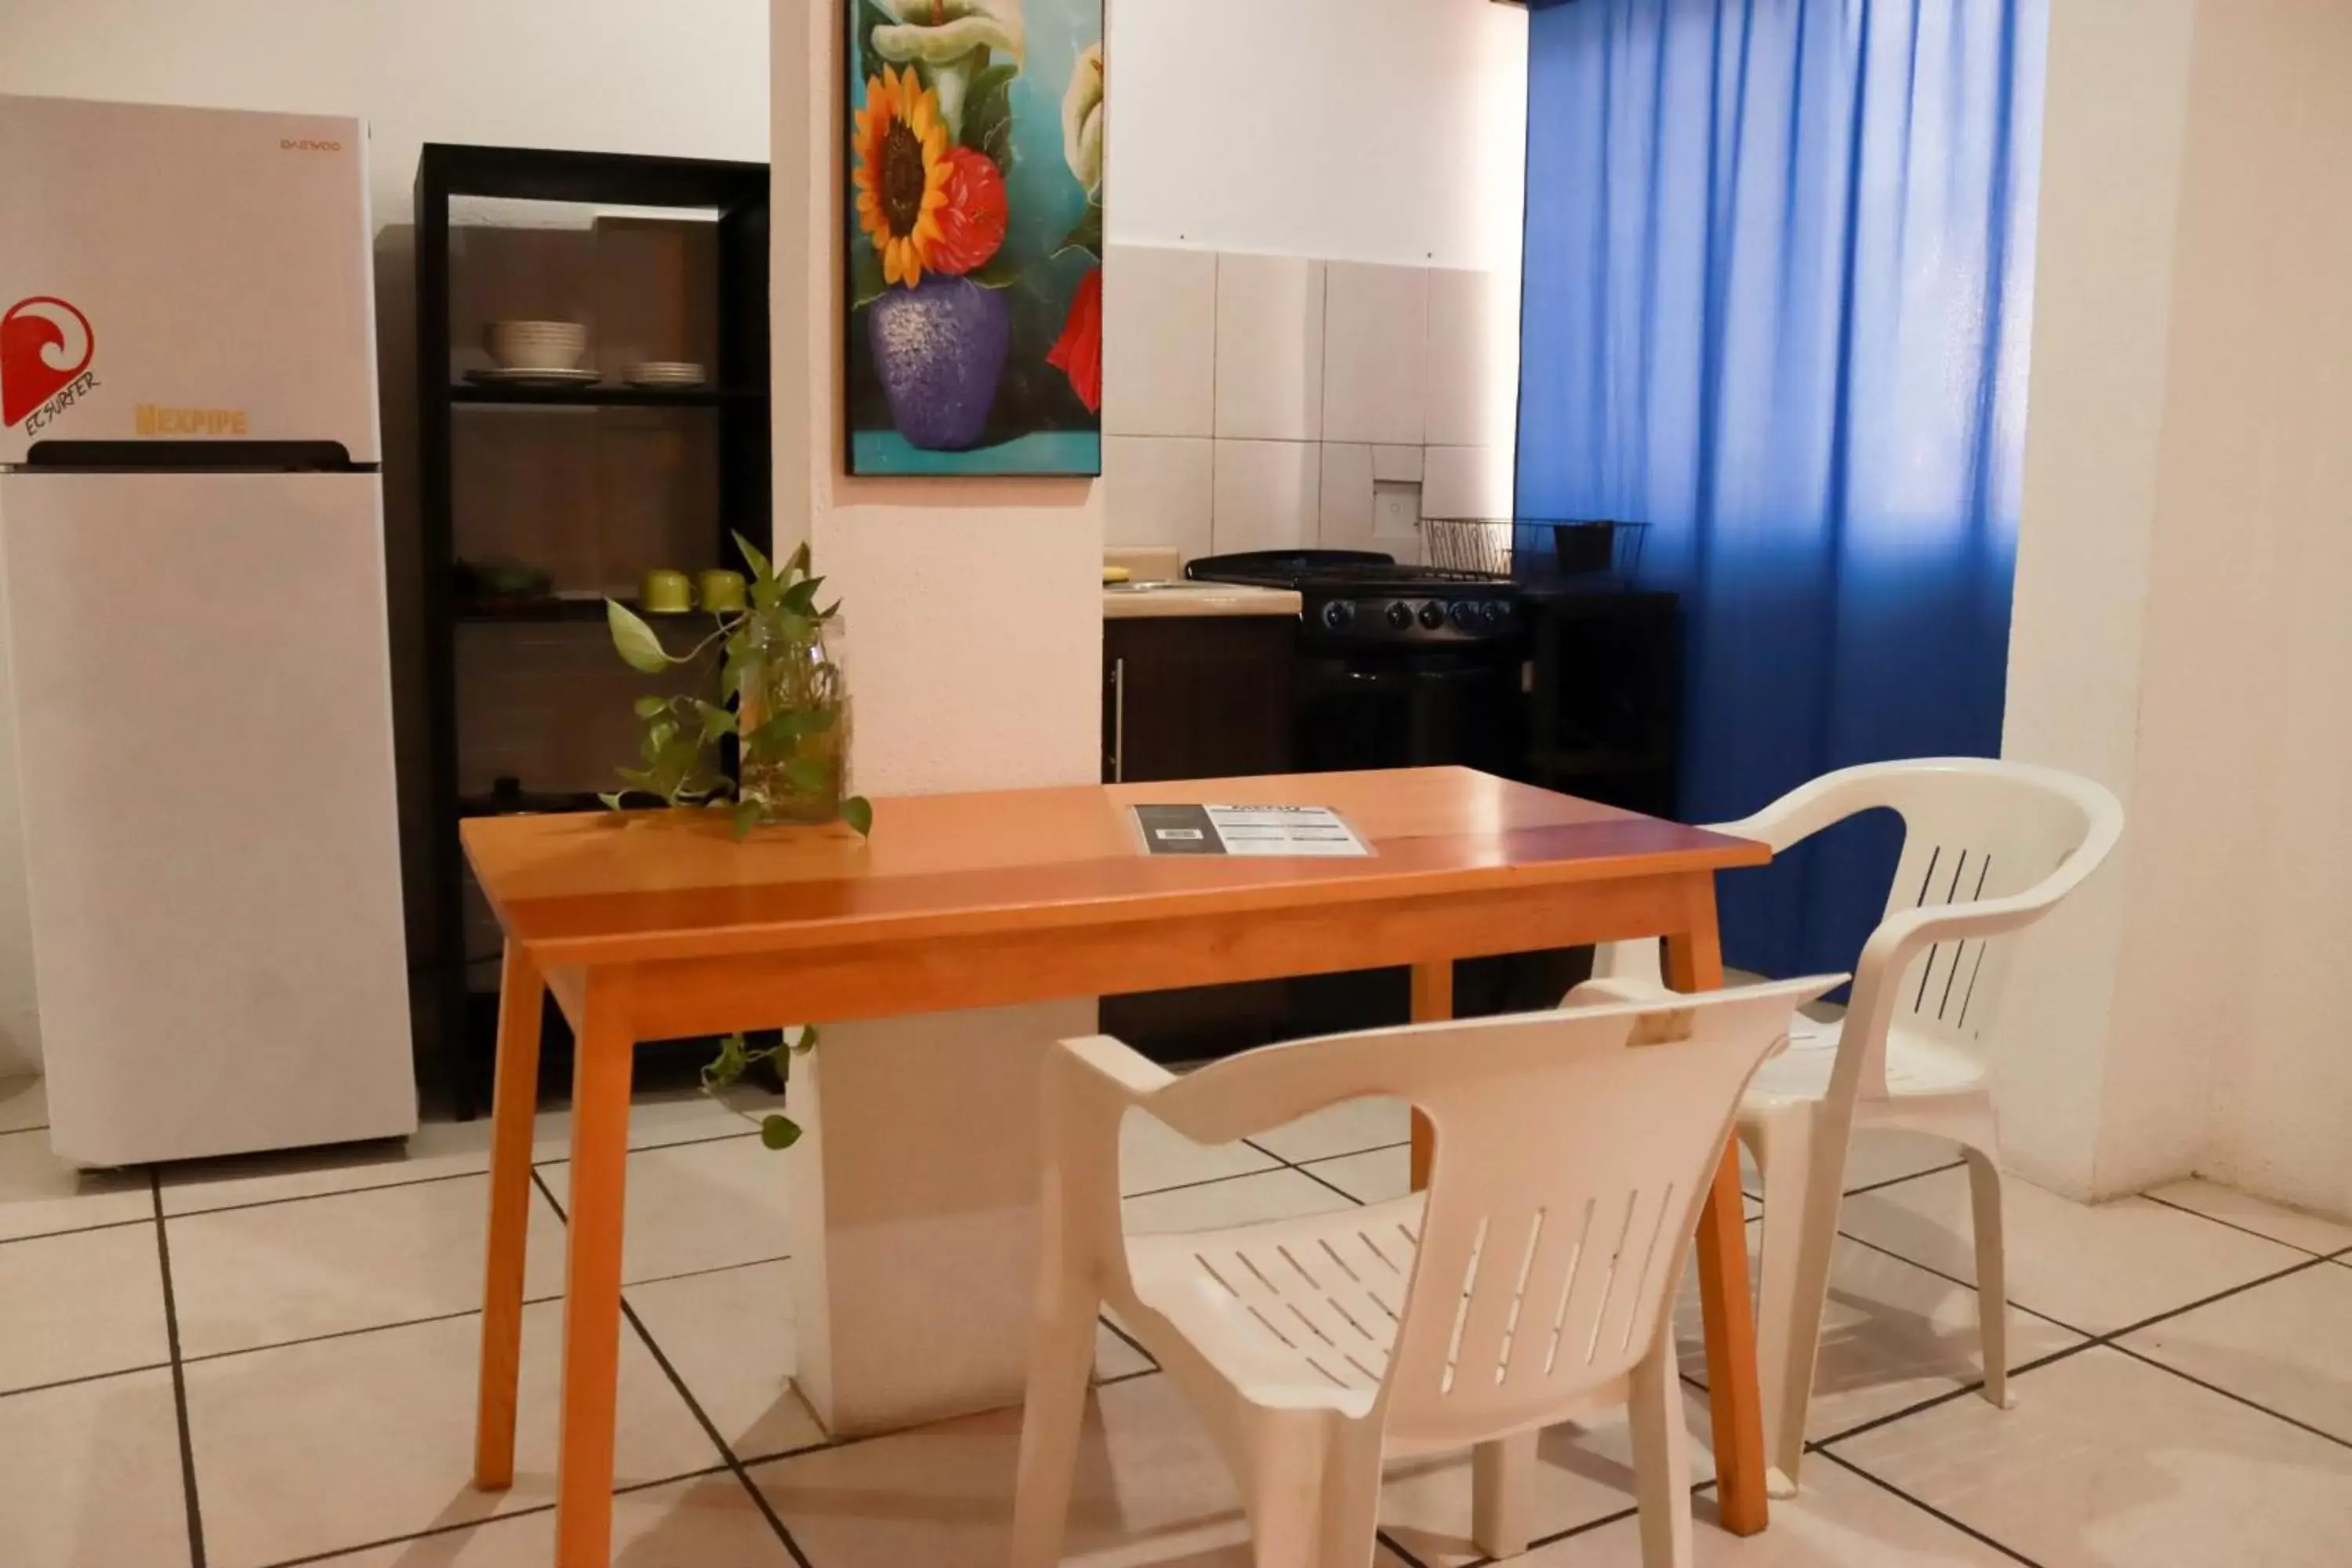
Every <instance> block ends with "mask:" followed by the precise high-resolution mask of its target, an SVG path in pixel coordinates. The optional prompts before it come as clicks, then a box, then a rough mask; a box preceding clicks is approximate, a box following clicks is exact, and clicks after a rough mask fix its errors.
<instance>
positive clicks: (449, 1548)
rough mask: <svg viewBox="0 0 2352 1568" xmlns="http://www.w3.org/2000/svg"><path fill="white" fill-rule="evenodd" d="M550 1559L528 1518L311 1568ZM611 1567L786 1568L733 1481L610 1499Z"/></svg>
mask: <svg viewBox="0 0 2352 1568" xmlns="http://www.w3.org/2000/svg"><path fill="white" fill-rule="evenodd" d="M554 1560H555V1516H554V1515H553V1514H552V1513H535V1514H532V1515H530V1517H528V1518H525V1519H501V1520H493V1521H490V1522H488V1523H487V1524H477V1525H470V1526H468V1527H467V1528H466V1529H464V1530H456V1531H449V1532H447V1533H446V1534H443V1535H433V1536H427V1537H425V1539H423V1540H421V1541H409V1542H400V1543H397V1544H394V1545H390V1546H379V1547H375V1548H373V1549H371V1550H369V1551H366V1552H352V1553H349V1554H348V1555H344V1556H339V1557H330V1558H328V1559H326V1560H325V1561H324V1562H322V1563H319V1564H318V1565H317V1568H547V1565H548V1564H549V1563H551V1562H553V1561H554ZM613 1561H614V1563H619V1564H622V1565H623V1568H640V1565H642V1568H673V1565H677V1568H793V1555H792V1553H791V1552H789V1551H787V1550H786V1549H785V1546H784V1543H783V1540H782V1537H780V1536H778V1535H777V1534H776V1531H775V1529H774V1527H773V1526H772V1525H770V1524H769V1523H768V1520H767V1516H766V1515H765V1514H763V1513H761V1511H760V1505H759V1504H758V1503H757V1502H756V1501H754V1500H753V1499H752V1497H751V1493H750V1492H748V1491H746V1490H744V1489H743V1483H742V1482H741V1481H740V1480H737V1479H735V1478H734V1477H733V1476H732V1475H719V1476H703V1477H700V1478H698V1479H695V1480H690V1481H677V1482H673V1483H672V1484H670V1485H668V1486H661V1487H648V1488H646V1489H645V1490H643V1491H636V1492H624V1493H622V1494H621V1495H620V1496H619V1497H616V1498H614V1500H613Z"/></svg>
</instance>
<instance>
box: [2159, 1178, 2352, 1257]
mask: <svg viewBox="0 0 2352 1568" xmlns="http://www.w3.org/2000/svg"><path fill="white" fill-rule="evenodd" d="M2138 1195H2139V1196H2141V1197H2144V1198H2146V1199H2147V1201H2148V1202H2150V1203H2152V1204H2162V1205H2164V1206H2165V1207H2166V1208H2168V1209H2178V1210H2179V1211H2180V1212H2181V1213H2182V1214H2193V1215H2196V1216H2197V1217H2198V1218H2199V1219H2207V1220H2211V1221H2212V1222H2213V1223H2214V1224H2215V1225H2224V1226H2229V1227H2230V1228H2231V1230H2235V1231H2241V1232H2243V1233H2244V1234H2245V1235H2247V1236H2252V1237H2261V1238H2262V1239H2263V1240H2264V1241H2267V1242H2271V1243H2273V1244H2275V1245H2277V1246H2279V1247H2294V1250H2295V1251H2297V1252H2303V1253H2309V1254H2310V1255H2311V1256H2312V1257H2314V1258H2335V1257H2340V1256H2341V1254H2338V1253H2332V1252H2319V1251H2315V1250H2314V1249H2313V1248H2311V1247H2303V1246H2300V1245H2298V1244H2296V1243H2294V1242H2292V1241H2281V1240H2279V1238H2278V1237H2275V1236H2269V1235H2265V1234H2264V1233H2263V1232H2262V1231H2259V1230H2255V1229H2253V1228H2252V1226H2242V1225H2240V1224H2238V1223H2237V1221H2235V1220H2228V1219H2223V1218H2221V1216H2220V1215H2210V1214H2207V1213H2206V1212H2205V1211H2204V1210H2203V1209H2193V1208H2190V1207H2189V1205H2187V1204H2177V1203H2174V1202H2173V1201H2172V1200H2171V1199H2170V1198H2160V1197H2158V1196H2157V1195H2156V1194H2154V1193H2141V1194H2138Z"/></svg>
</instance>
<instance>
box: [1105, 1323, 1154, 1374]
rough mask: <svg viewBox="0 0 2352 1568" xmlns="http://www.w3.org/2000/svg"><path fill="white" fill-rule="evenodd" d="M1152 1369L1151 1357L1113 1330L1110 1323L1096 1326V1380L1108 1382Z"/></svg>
mask: <svg viewBox="0 0 2352 1568" xmlns="http://www.w3.org/2000/svg"><path fill="white" fill-rule="evenodd" d="M1151 1370H1152V1363H1151V1358H1150V1356H1148V1355H1145V1354H1144V1353H1143V1352H1141V1351H1139V1350H1137V1349H1136V1348H1135V1347H1134V1346H1133V1345H1131V1344H1129V1343H1128V1342H1127V1341H1125V1340H1124V1339H1122V1338H1120V1337H1119V1336H1118V1334H1117V1333H1115V1332H1114V1331H1112V1329H1111V1326H1110V1325H1109V1324H1108V1323H1103V1324H1100V1325H1098V1326H1097V1328H1096V1330H1095V1381H1096V1382H1097V1383H1107V1382H1108V1381H1109V1380H1110V1379H1112V1378H1115V1377H1133V1376H1134V1375H1135V1374H1136V1373H1143V1372H1150V1371H1151Z"/></svg>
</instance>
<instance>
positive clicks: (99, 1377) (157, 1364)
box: [0, 1361, 172, 1399]
mask: <svg viewBox="0 0 2352 1568" xmlns="http://www.w3.org/2000/svg"><path fill="white" fill-rule="evenodd" d="M171 1364H172V1363H170V1362H168V1361H151V1362H149V1363H146V1364H145V1365H144V1366H124V1367H117V1368H116V1369H115V1370H114V1371H112V1372H92V1373H83V1374H82V1375H81V1376H79V1377H61V1378H58V1380H57V1381H56V1382H55V1383H28V1384H26V1385H25V1386H24V1387H22V1388H6V1389H0V1399H14V1398H16V1395H18V1394H47V1392H48V1391H49V1390H50V1389H52V1388H74V1387H78V1386H79V1385H80V1384H85V1383H104V1382H105V1381H106V1380H107V1379H108V1378H110V1377H130V1376H132V1375H133V1374H135V1373H142V1372H163V1371H166V1370H168V1369H169V1368H170V1367H171Z"/></svg>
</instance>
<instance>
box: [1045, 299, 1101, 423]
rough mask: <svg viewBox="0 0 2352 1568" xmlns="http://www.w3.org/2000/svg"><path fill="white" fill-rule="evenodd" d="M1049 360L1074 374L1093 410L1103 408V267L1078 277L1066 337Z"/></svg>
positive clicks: (1064, 328)
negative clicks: (1080, 277)
mask: <svg viewBox="0 0 2352 1568" xmlns="http://www.w3.org/2000/svg"><path fill="white" fill-rule="evenodd" d="M1045 363H1047V364H1050V365H1052V366H1053V367H1054V368H1055V369H1056V370H1058V371H1060V372H1061V373H1062V374H1064V375H1066V376H1068V377H1069V378H1070V389H1071V390H1072V391H1073V392H1076V394H1077V395H1078V401H1079V402H1081V403H1083V404H1085V405H1087V413H1089V414H1099V413H1101V412H1102V268H1099V267H1097V268H1095V269H1094V270H1093V271H1092V272H1089V273H1087V275H1086V276H1085V277H1084V278H1082V279H1079V280H1078V289H1077V292H1076V293H1075V294H1073V295H1071V296H1070V314H1069V317H1068V319H1067V320H1066V321H1064V322H1063V323H1062V340H1061V342H1057V343H1055V345H1054V352H1053V353H1049V354H1047V355H1046V356H1045Z"/></svg>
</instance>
